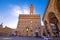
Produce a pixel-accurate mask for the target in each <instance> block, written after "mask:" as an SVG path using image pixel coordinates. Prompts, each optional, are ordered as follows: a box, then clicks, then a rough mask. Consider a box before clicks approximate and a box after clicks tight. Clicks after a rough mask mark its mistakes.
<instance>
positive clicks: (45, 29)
mask: <svg viewBox="0 0 60 40" xmlns="http://www.w3.org/2000/svg"><path fill="white" fill-rule="evenodd" d="M44 31H45V34H46V36H48V32H47V28H46V24H45V22H44Z"/></svg>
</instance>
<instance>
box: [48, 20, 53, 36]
mask: <svg viewBox="0 0 60 40" xmlns="http://www.w3.org/2000/svg"><path fill="white" fill-rule="evenodd" d="M47 23H48V27H49V31H50V34H51V37H54V33H53V30H52V27H51V24H50V23H49V21H47Z"/></svg>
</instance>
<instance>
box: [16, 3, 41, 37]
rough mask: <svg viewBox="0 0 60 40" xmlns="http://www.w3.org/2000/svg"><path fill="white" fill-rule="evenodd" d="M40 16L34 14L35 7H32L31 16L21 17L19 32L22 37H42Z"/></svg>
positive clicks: (18, 25) (19, 19)
mask: <svg viewBox="0 0 60 40" xmlns="http://www.w3.org/2000/svg"><path fill="white" fill-rule="evenodd" d="M40 27H41V22H40V15H38V14H33V5H32V4H31V5H30V14H28V15H24V14H23V15H22V14H20V15H19V18H18V24H17V31H18V35H20V36H30V37H32V36H36V35H38V36H40Z"/></svg>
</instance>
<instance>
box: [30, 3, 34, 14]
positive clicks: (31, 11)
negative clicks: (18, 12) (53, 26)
mask: <svg viewBox="0 0 60 40" xmlns="http://www.w3.org/2000/svg"><path fill="white" fill-rule="evenodd" d="M33 11H34V7H33V5H32V4H31V5H30V15H32V14H33Z"/></svg>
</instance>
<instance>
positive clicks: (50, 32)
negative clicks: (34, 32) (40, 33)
mask: <svg viewBox="0 0 60 40" xmlns="http://www.w3.org/2000/svg"><path fill="white" fill-rule="evenodd" d="M59 3H60V0H48V4H47V7H46V10H45V13H44V16H43V22H44V29H45V30H44V31H45V34H46V36H49V37H58V35H59V32H60V26H59V25H60V12H59V11H60V10H59V9H60V6H59ZM53 25H54V26H53ZM54 28H55V29H54Z"/></svg>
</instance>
